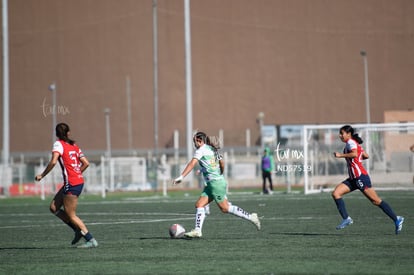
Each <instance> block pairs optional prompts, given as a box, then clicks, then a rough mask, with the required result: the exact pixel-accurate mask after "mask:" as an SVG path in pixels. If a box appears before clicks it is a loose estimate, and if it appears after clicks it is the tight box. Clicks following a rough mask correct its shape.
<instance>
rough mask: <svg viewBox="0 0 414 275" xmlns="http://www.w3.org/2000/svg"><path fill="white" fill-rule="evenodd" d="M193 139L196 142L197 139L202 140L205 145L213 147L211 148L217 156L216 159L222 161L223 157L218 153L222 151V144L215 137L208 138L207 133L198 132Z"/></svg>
mask: <svg viewBox="0 0 414 275" xmlns="http://www.w3.org/2000/svg"><path fill="white" fill-rule="evenodd" d="M193 139H194V140H196V139H200V140H202V141H203V142H204V143H205V144H207V145H209V146H211V147H212V148H213V150H214V154H215V155H216V158H217V159H218V160H220V159H222V156H221V155H220V153H219V151H218V150H219V149H220V142H219V141H218V139H216V138H215V137H214V138H211V137H209V136H207V134H206V133H204V132H197V133H196V134H195V135H194V136H193Z"/></svg>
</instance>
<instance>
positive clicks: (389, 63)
mask: <svg viewBox="0 0 414 275" xmlns="http://www.w3.org/2000/svg"><path fill="white" fill-rule="evenodd" d="M183 2H184V1H183V0H159V1H158V28H159V29H158V34H159V36H158V41H159V42H158V43H159V146H160V147H161V148H163V147H169V146H172V136H173V131H174V130H175V129H178V130H179V131H180V133H181V135H180V145H181V147H183V148H184V147H185V139H184V136H185V132H184V131H185V121H186V120H185V102H186V98H185V60H184V15H183V13H184V7H183ZM413 14H414V1H410V0H393V1H386V0H384V1H377V0H335V1H325V0H312V1H309V0H293V1H292V0H279V1H277V0H261V1H250V0H226V1H223V0H208V1H207V0H193V1H191V34H192V68H193V71H192V76H193V79H192V80H193V111H194V114H193V115H194V118H193V123H194V125H193V126H194V128H195V129H200V130H204V131H206V132H208V133H209V134H211V135H218V131H219V130H220V129H223V130H224V137H225V145H228V146H230V145H231V146H243V145H244V144H245V141H244V135H245V131H246V129H247V128H249V129H251V130H252V131H251V133H252V140H253V141H256V140H257V139H258V136H259V131H258V124H257V122H256V117H257V114H258V113H259V112H264V114H265V118H264V123H265V124H314V123H357V122H365V118H366V111H365V99H364V68H363V60H362V57H361V56H360V50H361V49H365V50H366V51H367V53H368V64H369V88H370V96H371V97H370V101H371V121H372V122H383V121H384V118H383V116H384V115H383V114H384V111H386V110H407V109H410V108H412V107H413V106H414V93H413V91H412V89H413V87H414V77H413V73H414V35H413V33H414V17H413V16H412V15H413ZM9 26H10V29H9V35H10V81H11V85H10V96H11V98H10V100H11V151H12V152H20V151H22V152H27V151H48V150H50V148H51V142H52V141H51V138H52V137H51V135H52V133H51V131H52V115H51V113H50V112H51V111H52V110H53V106H51V105H52V102H51V92H50V91H49V90H48V86H49V84H50V83H52V82H53V81H56V83H57V106H54V107H55V111H59V112H58V114H57V118H58V122H59V121H65V122H67V123H69V124H70V125H71V127H72V134H73V138H75V139H76V140H78V141H79V144H80V146H81V147H82V148H83V149H84V150H85V149H86V150H105V148H106V140H105V119H104V113H103V110H104V109H105V108H110V109H111V116H110V119H111V130H112V148H113V149H128V123H127V108H126V106H127V103H126V101H127V98H126V78H127V77H129V79H130V81H131V93H132V95H131V106H132V125H133V128H132V137H133V141H132V146H133V148H139V149H145V148H149V149H151V148H153V147H154V142H153V141H154V137H153V133H154V129H153V113H154V111H153V105H154V102H153V64H152V55H153V52H152V45H153V43H152V38H153V37H152V1H151V0H119V1H114V0H89V1H84V0H71V1H65V0H13V1H9ZM0 115H2V114H0ZM0 138H1V137H0Z"/></svg>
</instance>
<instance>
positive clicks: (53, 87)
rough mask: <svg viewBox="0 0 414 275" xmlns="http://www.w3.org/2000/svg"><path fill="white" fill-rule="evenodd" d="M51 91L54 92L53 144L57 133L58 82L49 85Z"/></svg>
mask: <svg viewBox="0 0 414 275" xmlns="http://www.w3.org/2000/svg"><path fill="white" fill-rule="evenodd" d="M49 91H51V92H52V108H51V109H52V144H53V143H54V142H55V140H56V138H55V137H56V133H55V127H56V114H57V106H56V82H53V83H52V84H50V85H49Z"/></svg>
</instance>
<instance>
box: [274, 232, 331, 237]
mask: <svg viewBox="0 0 414 275" xmlns="http://www.w3.org/2000/svg"><path fill="white" fill-rule="evenodd" d="M269 234H270V235H285V236H338V234H334V233H308V232H306V233H303V232H278V233H269Z"/></svg>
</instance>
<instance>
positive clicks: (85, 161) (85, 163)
mask: <svg viewBox="0 0 414 275" xmlns="http://www.w3.org/2000/svg"><path fill="white" fill-rule="evenodd" d="M79 161H80V162H81V163H82V165H81V167H80V169H81V172H82V173H83V171H85V170H86V168H88V167H89V161H88V159H87V158H86V157H81V158H80V159H79Z"/></svg>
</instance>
